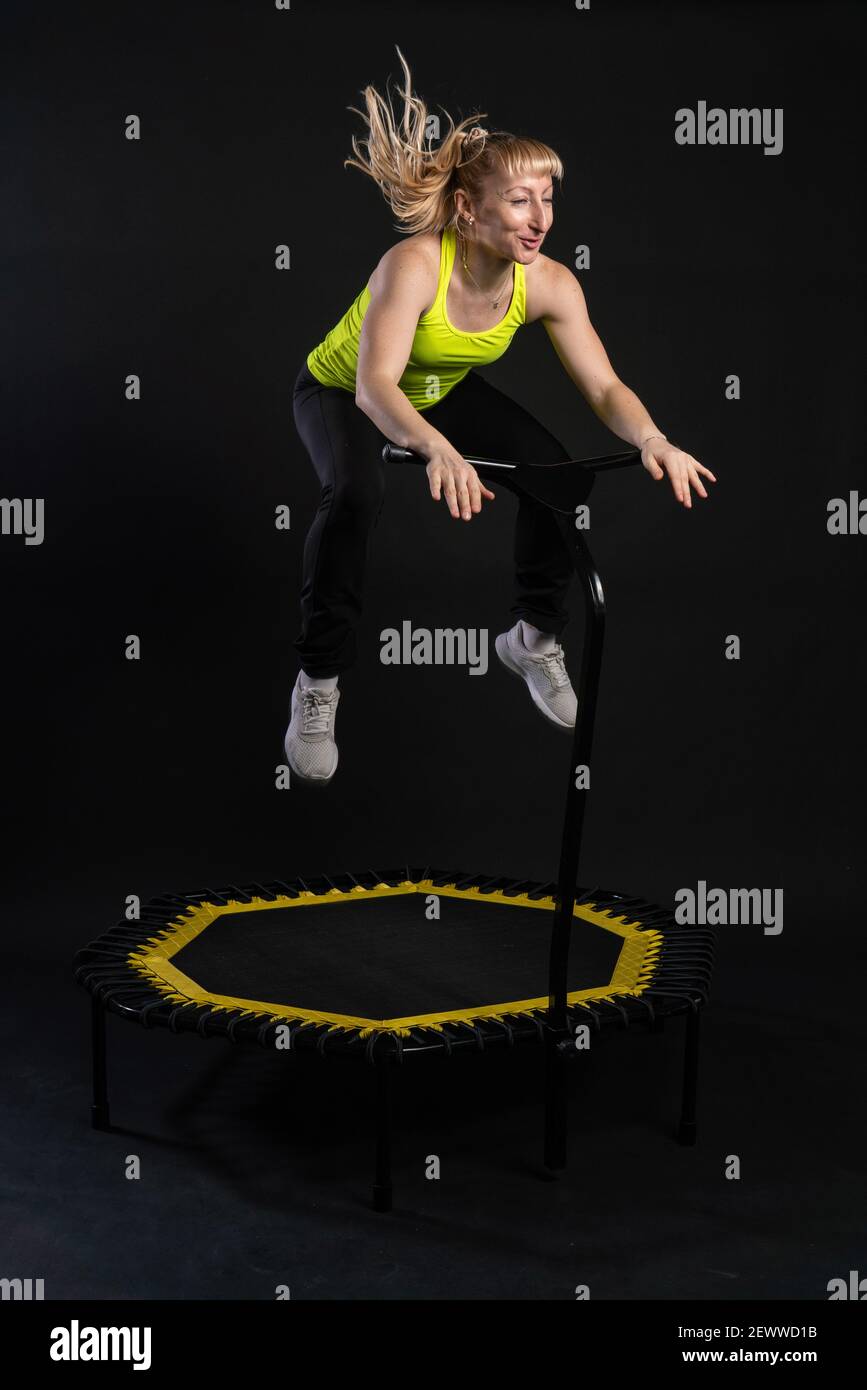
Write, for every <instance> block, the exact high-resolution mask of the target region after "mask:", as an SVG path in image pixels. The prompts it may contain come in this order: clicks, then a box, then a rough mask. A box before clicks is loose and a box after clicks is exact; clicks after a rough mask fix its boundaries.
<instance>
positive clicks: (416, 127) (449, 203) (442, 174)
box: [343, 44, 563, 233]
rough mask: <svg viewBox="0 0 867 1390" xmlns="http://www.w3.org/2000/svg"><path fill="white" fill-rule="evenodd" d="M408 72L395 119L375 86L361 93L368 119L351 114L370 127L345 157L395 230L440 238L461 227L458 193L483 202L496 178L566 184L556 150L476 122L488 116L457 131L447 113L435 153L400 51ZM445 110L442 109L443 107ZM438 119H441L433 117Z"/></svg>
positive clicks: (422, 105)
mask: <svg viewBox="0 0 867 1390" xmlns="http://www.w3.org/2000/svg"><path fill="white" fill-rule="evenodd" d="M395 48H396V49H397V55H398V57H399V58H400V61H401V66H402V67H403V72H404V86H403V88H402V89H401V91H400V96H401V97H402V99H403V115H402V116H401V118H400V121H399V122H398V120H397V119H396V117H395V114H394V110H393V108H392V105H391V99H390V97H389V95H388V88H387V87H386V97H382V96H380V94H379V92H377V90H376V88H375V87H371V86H367V87H365V88H364V90H363V92H362V96H363V97H364V101H365V105H366V107H367V114H366V115H365V113H364V112H363V111H359V110H358V108H357V107H356V106H349V107H347V110H349V111H354V112H355V114H356V115H358V116H361V118H362V120H363V121H364V122H365V124H366V125H367V128H368V135H367V138H366V139H363V140H358V139H357V138H356V136H354V135H353V137H352V148H353V151H354V153H355V155H356V158H355V159H345V160H344V161H343V163H344V167H346V165H352V166H353V167H354V168H356V169H360V170H361V171H362V173H365V174H369V176H370V177H371V178H372V179H375V181H376V182H377V183H378V184H379V187H380V188H381V190H382V192H383V194H384V196H385V199H386V202H387V203H388V204H389V206H390V208H391V210H392V212H393V213H394V214H395V216H396V217H397V219H398V226H397V227H396V230H397V231H402V232H407V233H413V232H439V231H442V230H443V229H444V228H445V227H448V226H454V227H455V228H457V224H458V208H457V204H456V202H455V193H456V191H457V190H458V189H459V188H462V189H463V190H464V192H465V193H466V195H467V197H468V198H469V199H478V198H479V197H480V196H481V193H482V187H483V184H484V181H485V179H486V178H487V177H488V176H489V175H490V174H492V173H497V174H505V175H506V176H507V177H509V178H513V177H515V176H517V175H524V176H530V177H535V178H539V177H542V176H544V175H548V176H549V177H551V178H557V179H562V178H563V165H562V163H561V161H560V157H559V155H558V154H557V152H556V151H555V150H552V149H551V147H550V145H546V144H544V143H543V142H542V141H541V140H532V139H528V138H525V137H523V136H519V135H512V134H510V132H509V131H507V130H494V131H488V130H485V129H484V127H483V126H480V125H478V124H476V122H478V120H479V119H480V118H481V117H482V116H484V115H486V114H487V113H486V112H477V113H476V115H475V116H467V118H466V119H465V120H463V121H459V122H458V124H457V125H455V123H454V121H453V120H452V118H451V116H450V115H449V114H448V112H445V115H446V118H447V120H448V123H449V130H448V133H447V134H446V135H445V136H444V137H443V139H442V140H441V141H440V143H439V145H438V146H437V147H436V148H434V147H433V146H432V144H431V140H430V136H427V135H426V134H425V131H426V127H427V123H428V110H427V107H426V105H425V103H424V102H423V101H422V99H421V97H418V96H414V95H413V92H412V85H411V78H410V72H409V67H408V66H407V62H406V59H405V58H404V56H403V54H402V53H401V51H400V49H399V48H397V45H396V44H395ZM440 110H442V107H441V108H440ZM434 119H438V118H436V117H435V118H434Z"/></svg>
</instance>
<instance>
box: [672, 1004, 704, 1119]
mask: <svg viewBox="0 0 867 1390" xmlns="http://www.w3.org/2000/svg"><path fill="white" fill-rule="evenodd" d="M700 1017H701V1010H700V1009H690V1011H689V1013H688V1014H687V1016H686V1043H685V1050H684V1060H683V1106H682V1109H681V1112H680V1125H679V1127H678V1131H677V1140H678V1143H679V1144H694V1143H695V1140H696V1132H697V1131H696V1118H695V1108H696V1094H697V1091H698V1025H699V1019H700Z"/></svg>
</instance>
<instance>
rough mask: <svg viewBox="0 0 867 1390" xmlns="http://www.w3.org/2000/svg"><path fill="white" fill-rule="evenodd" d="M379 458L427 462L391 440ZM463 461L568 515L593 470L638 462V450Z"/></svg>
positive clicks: (585, 492)
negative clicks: (539, 459) (555, 458)
mask: <svg viewBox="0 0 867 1390" xmlns="http://www.w3.org/2000/svg"><path fill="white" fill-rule="evenodd" d="M382 458H383V462H384V463H421V464H426V463H427V459H426V458H425V457H424V455H423V454H417V453H415V452H414V450H412V449H403V448H400V447H399V446H398V445H397V444H391V443H386V444H385V446H384V448H383V450H382ZM465 462H466V463H469V464H471V465H472V466H473V468H475V470H476V472H477V473H478V474H479V476H480V477H482V478H489V479H490V480H491V481H492V482H499V483H502V485H503V487H506V488H508V489H509V491H510V492H516V493H518V495H519V496H520V495H524V496H526V497H532V498H533V499H534V500H535V501H537V502H541V503H542V504H543V505H544V506H546V507H549V508H550V509H551V511H553V512H558V513H560V514H561V515H563V516H568V515H570V514H574V512H575V508H576V507H578V506H580V505H582V504H583V503H584V502H586V501H587V498H588V496H589V495H590V491H591V489H592V487H593V484H594V482H595V481H596V474H597V473H602V472H605V471H607V470H608V469H610V468H628V467H629V466H630V465H632V464H636V463H640V462H641V453H640V451H639V450H638V449H630V450H628V451H627V452H626V453H622V454H601V455H600V456H599V457H597V458H586V459H571V460H569V461H567V462H562V463H544V464H538V463H535V464H534V463H513V462H510V461H508V460H506V459H488V458H471V457H469V456H465Z"/></svg>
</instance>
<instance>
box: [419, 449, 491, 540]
mask: <svg viewBox="0 0 867 1390" xmlns="http://www.w3.org/2000/svg"><path fill="white" fill-rule="evenodd" d="M425 472H426V473H427V476H428V481H429V483H430V495H431V497H432V498H433V500H434V501H435V502H438V501H439V500H440V498H441V497H442V496H443V495H445V499H446V504H447V506H448V509H449V511H450V512H451V514H452V516H453V517H454V518H455V520H458V519H459V518H460V517H463V519H464V521H470V520H471V519H472V515H473V512H480V511H481V510H482V497H487V498H488V499H489V500H490V501H491V502H493V500H494V496H495V494H494V493H493V492H491V491H490V489H489V488H486V487H485V485H484V483H483V482H482V480H481V478H480V477H479V475H478V473H477V472H476V470H475V468H473V465H472V464H471V463H467V461H466V459H464V458H462V457H461V455H460V454H459V453H458V451H457V449H453V448H452V446H451V444H449V443H448V441H447V440H444V441H443V443H442V444H436V445H434V446H433V448H432V449H431V450H430V451H429V453H428V462H427V468H426V469H425Z"/></svg>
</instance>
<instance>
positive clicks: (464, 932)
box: [171, 889, 623, 1019]
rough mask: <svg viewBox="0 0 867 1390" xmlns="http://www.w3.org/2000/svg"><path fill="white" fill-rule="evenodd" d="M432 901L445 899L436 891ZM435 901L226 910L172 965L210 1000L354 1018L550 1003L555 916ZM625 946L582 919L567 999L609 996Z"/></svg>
mask: <svg viewBox="0 0 867 1390" xmlns="http://www.w3.org/2000/svg"><path fill="white" fill-rule="evenodd" d="M430 891H431V892H435V891H436V890H435V889H433V890H430ZM439 908H440V919H439V921H428V919H427V918H426V916H425V911H426V893H425V892H424V891H422V892H418V893H406V894H401V895H399V896H395V897H376V898H373V897H372V898H368V899H364V898H356V899H354V900H353V901H352V902H346V903H333V902H332V903H321V904H317V903H310V904H304V905H303V906H297V907H273V908H267V909H266V908H262V909H257V910H255V911H247V912H225V913H221V914H220V915H219V916H218V917H217V918H216V919H215V920H214V921H213V922H211V923H209V924H208V926H206V927H205V928H204V929H203V930H202V931H201V932H199V934H198V936H196V937H195V938H194V940H192V941H191V942H190V943H189V944H188V945H186V946H184V947H182V949H181V950H180V951H178V952H176V954H175V955H173V956H172V958H171V963H172V965H173V966H175V967H176V968H177V969H178V970H180V971H182V972H183V973H184V974H185V975H187V976H188V977H189V978H190V979H192V980H194V981H195V982H196V984H198V985H199V986H200V987H201V988H202V989H204V990H206V991H207V992H208V993H209V994H220V995H228V996H231V997H232V998H236V999H249V1000H257V1001H259V1002H262V1003H270V1004H276V1005H281V1006H285V1007H287V1008H288V1007H290V1006H292V1007H294V1008H297V1009H304V1010H311V1011H316V1012H319V1013H329V1014H346V1015H350V1016H352V1017H355V1018H359V1017H361V1018H372V1019H390V1018H408V1017H415V1016H417V1015H422V1014H438V1013H446V1012H452V1011H457V1010H465V1009H473V1008H480V1007H482V1006H485V1005H493V1004H501V1003H509V1002H513V1001H517V1000H522V999H537V998H547V994H548V956H549V952H550V946H551V928H552V925H553V917H554V914H553V911H550V910H549V911H546V910H543V909H540V908H532V907H518V906H512V905H510V904H505V903H498V902H486V901H485V900H484V899H481V900H479V899H467V898H452V897H449V896H447V895H446V894H442V895H440V896H439ZM622 945H623V938H622V936H620V935H619V934H618V933H617V932H613V931H610V930H606V929H605V928H604V927H599V926H595V925H594V924H593V923H590V922H585V921H583V920H582V919H580V918H576V919H575V925H574V928H573V931H572V940H571V945H570V960H569V976H568V979H569V985H568V988H569V992H570V993H572V992H573V991H576V990H587V989H604V988H605V987H607V986H608V984H609V982H610V979H611V975H612V972H613V971H614V968H615V966H616V964H617V959H618V956H619V954H620V950H621V947H622Z"/></svg>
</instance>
